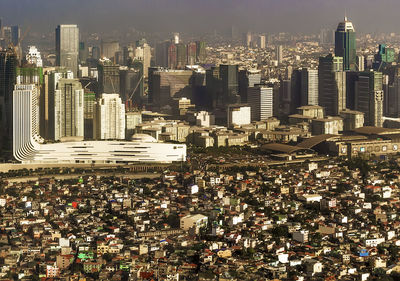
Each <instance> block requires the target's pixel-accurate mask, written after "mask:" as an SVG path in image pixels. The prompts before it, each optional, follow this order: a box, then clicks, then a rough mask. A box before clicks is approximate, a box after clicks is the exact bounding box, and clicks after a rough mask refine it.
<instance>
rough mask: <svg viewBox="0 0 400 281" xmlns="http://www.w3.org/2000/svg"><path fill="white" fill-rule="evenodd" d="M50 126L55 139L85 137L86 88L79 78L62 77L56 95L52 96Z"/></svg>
mask: <svg viewBox="0 0 400 281" xmlns="http://www.w3.org/2000/svg"><path fill="white" fill-rule="evenodd" d="M49 98H50V102H49V108H50V112H51V116H50V120H51V122H50V120H49V123H50V126H54V127H53V128H54V129H53V128H52V129H53V130H54V140H62V141H64V140H71V139H73V140H82V139H83V138H84V109H83V105H84V90H83V89H82V85H81V83H80V82H79V80H78V79H65V78H61V79H60V80H59V81H58V85H57V90H55V92H54V96H50V97H49Z"/></svg>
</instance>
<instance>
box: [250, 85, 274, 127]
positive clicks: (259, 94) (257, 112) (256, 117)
mask: <svg viewBox="0 0 400 281" xmlns="http://www.w3.org/2000/svg"><path fill="white" fill-rule="evenodd" d="M273 95H274V89H273V88H271V87H264V86H260V85H256V86H254V87H250V88H249V89H248V104H249V105H250V107H251V121H265V120H267V119H268V118H269V117H272V116H273V115H274V112H273Z"/></svg>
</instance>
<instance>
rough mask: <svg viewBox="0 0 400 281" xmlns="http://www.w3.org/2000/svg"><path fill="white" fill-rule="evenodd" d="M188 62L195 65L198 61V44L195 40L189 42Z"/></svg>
mask: <svg viewBox="0 0 400 281" xmlns="http://www.w3.org/2000/svg"><path fill="white" fill-rule="evenodd" d="M186 49H187V55H186V57H187V64H188V65H194V64H196V61H197V58H196V57H197V44H196V43H195V42H190V43H189V44H187V47H186Z"/></svg>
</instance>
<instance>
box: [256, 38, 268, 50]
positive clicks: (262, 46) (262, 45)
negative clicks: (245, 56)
mask: <svg viewBox="0 0 400 281" xmlns="http://www.w3.org/2000/svg"><path fill="white" fill-rule="evenodd" d="M257 45H258V48H260V49H265V46H266V45H265V35H259V36H258V42H257Z"/></svg>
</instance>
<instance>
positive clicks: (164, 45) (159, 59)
mask: <svg viewBox="0 0 400 281" xmlns="http://www.w3.org/2000/svg"><path fill="white" fill-rule="evenodd" d="M170 45H171V42H170V41H165V42H160V43H158V44H157V45H156V58H155V60H156V66H160V67H168V49H169V46H170Z"/></svg>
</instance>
